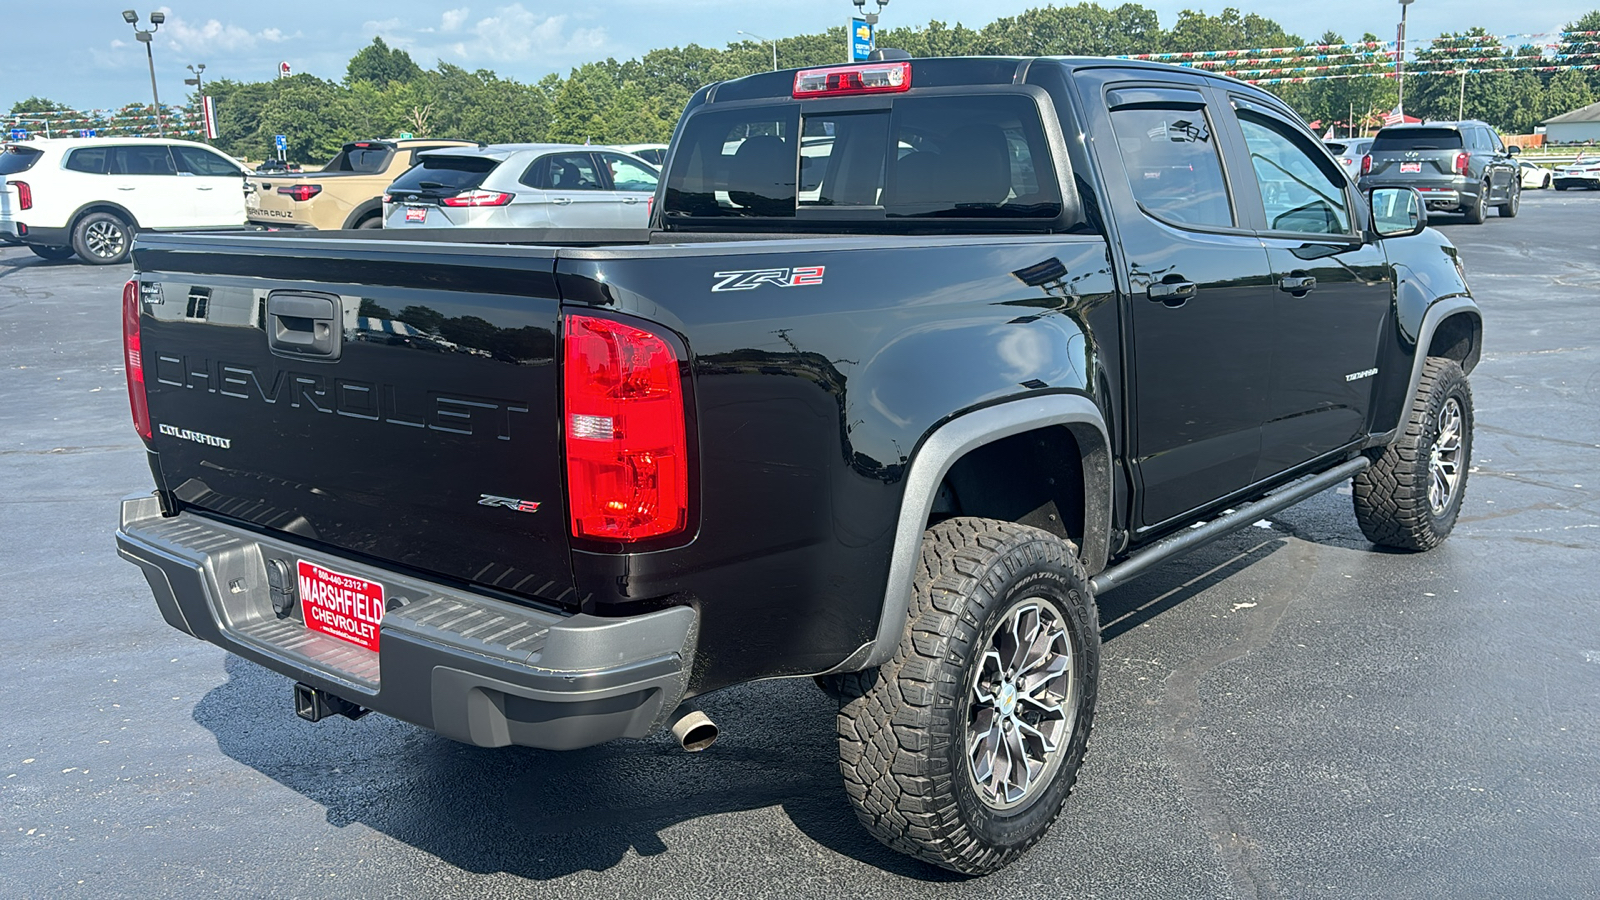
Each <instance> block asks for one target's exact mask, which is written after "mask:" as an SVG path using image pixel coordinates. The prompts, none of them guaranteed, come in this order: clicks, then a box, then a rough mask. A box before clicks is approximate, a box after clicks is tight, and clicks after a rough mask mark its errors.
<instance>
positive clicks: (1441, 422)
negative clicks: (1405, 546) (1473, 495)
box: [1428, 397, 1465, 516]
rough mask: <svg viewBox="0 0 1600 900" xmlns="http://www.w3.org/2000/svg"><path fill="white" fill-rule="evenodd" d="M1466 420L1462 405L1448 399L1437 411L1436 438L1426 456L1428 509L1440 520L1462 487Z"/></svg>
mask: <svg viewBox="0 0 1600 900" xmlns="http://www.w3.org/2000/svg"><path fill="white" fill-rule="evenodd" d="M1464 422H1465V418H1464V417H1463V416H1462V414H1461V404H1460V403H1459V402H1457V401H1456V398H1454V397H1451V398H1449V399H1448V400H1446V401H1445V404H1444V408H1443V409H1440V410H1439V419H1438V435H1439V436H1438V437H1436V438H1434V441H1433V449H1432V450H1430V451H1429V453H1428V505H1429V506H1431V507H1433V514H1434V515H1436V516H1442V515H1444V514H1445V510H1447V509H1449V508H1450V503H1451V501H1453V500H1455V497H1456V488H1457V486H1459V485H1460V483H1461V439H1462V428H1463V425H1464Z"/></svg>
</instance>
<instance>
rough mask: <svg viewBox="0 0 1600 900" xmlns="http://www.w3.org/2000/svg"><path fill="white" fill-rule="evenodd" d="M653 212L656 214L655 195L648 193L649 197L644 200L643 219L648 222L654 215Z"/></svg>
mask: <svg viewBox="0 0 1600 900" xmlns="http://www.w3.org/2000/svg"><path fill="white" fill-rule="evenodd" d="M655 214H656V197H655V195H654V194H651V195H650V199H648V200H646V201H644V218H645V221H647V222H648V221H649V220H650V219H651V218H652V217H653V216H655Z"/></svg>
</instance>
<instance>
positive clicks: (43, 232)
mask: <svg viewBox="0 0 1600 900" xmlns="http://www.w3.org/2000/svg"><path fill="white" fill-rule="evenodd" d="M0 237H5V238H9V239H11V240H13V241H17V242H19V243H23V244H38V245H40V246H44V247H70V246H72V230H71V229H70V228H36V227H34V226H32V225H28V224H26V223H22V222H13V221H9V220H0Z"/></svg>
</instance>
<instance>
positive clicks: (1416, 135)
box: [1372, 128, 1461, 153]
mask: <svg viewBox="0 0 1600 900" xmlns="http://www.w3.org/2000/svg"><path fill="white" fill-rule="evenodd" d="M1460 149H1461V132H1459V131H1456V130H1455V129H1454V128H1404V129H1396V130H1394V131H1380V132H1378V136H1377V137H1376V138H1374V139H1373V141H1372V152H1374V153H1377V152H1379V151H1383V150H1460Z"/></svg>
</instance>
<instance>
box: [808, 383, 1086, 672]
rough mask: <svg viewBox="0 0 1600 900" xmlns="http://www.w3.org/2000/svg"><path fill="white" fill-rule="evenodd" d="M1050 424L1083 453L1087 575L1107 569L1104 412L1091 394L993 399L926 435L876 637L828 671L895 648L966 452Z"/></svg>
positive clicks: (867, 664) (903, 506)
mask: <svg viewBox="0 0 1600 900" xmlns="http://www.w3.org/2000/svg"><path fill="white" fill-rule="evenodd" d="M1051 426H1065V427H1066V428H1067V429H1068V430H1070V431H1071V432H1072V433H1073V437H1074V438H1076V439H1077V442H1078V446H1079V448H1080V450H1081V451H1082V454H1083V492H1084V511H1083V518H1084V536H1083V546H1082V547H1079V548H1078V551H1079V554H1080V556H1081V557H1082V559H1083V561H1084V565H1085V566H1086V567H1087V568H1088V569H1089V574H1091V575H1093V574H1094V573H1095V572H1098V571H1100V570H1101V569H1103V568H1105V564H1106V558H1107V555H1108V553H1109V548H1110V538H1111V490H1112V489H1111V442H1110V438H1109V436H1108V433H1107V429H1106V423H1105V417H1104V416H1102V415H1101V413H1100V409H1099V408H1098V407H1096V406H1095V404H1094V402H1093V401H1091V400H1090V399H1089V398H1088V397H1084V396H1082V395H1078V394H1046V395H1043V396H1035V397H1026V398H1023V399H1020V400H1013V401H1010V402H1006V403H1001V404H998V405H996V406H989V407H985V408H983V409H979V410H976V411H974V412H970V413H967V414H966V415H962V416H958V417H956V418H954V419H951V420H949V421H948V422H945V423H944V424H943V425H940V426H939V427H938V428H936V429H935V430H934V431H933V432H932V433H931V434H929V435H928V438H927V440H925V441H923V443H922V446H921V447H919V448H918V449H917V452H916V456H915V457H914V458H913V459H912V460H911V466H910V469H909V470H908V472H907V474H906V481H905V485H906V487H905V495H904V497H903V498H902V499H901V501H900V517H899V520H898V522H897V524H896V527H895V536H894V554H893V557H892V559H891V561H890V564H889V580H888V584H887V586H886V587H885V590H884V595H883V609H882V612H881V613H880V614H879V616H878V630H877V633H876V635H875V636H874V637H873V639H872V640H871V641H869V642H867V643H865V644H863V645H861V647H860V648H859V649H857V650H856V651H855V652H854V653H852V654H850V656H849V657H848V658H846V659H845V660H844V661H843V662H841V663H839V664H838V665H837V666H834V667H833V668H832V669H830V670H828V671H829V672H830V673H832V672H857V671H860V670H862V669H869V668H871V667H873V666H878V665H882V664H883V663H885V662H888V661H889V658H890V657H891V656H893V655H894V651H895V648H896V647H898V646H899V645H900V636H901V634H902V632H904V631H905V625H906V616H907V615H908V614H909V611H910V609H911V590H912V581H913V579H914V578H915V574H916V569H917V561H918V560H919V559H920V558H921V556H922V534H923V530H924V528H923V526H924V525H925V524H926V523H927V521H928V515H929V513H930V512H932V510H933V503H934V499H935V497H936V495H937V494H938V492H939V485H940V484H941V483H942V482H943V481H944V477H945V475H946V474H948V473H949V471H950V468H951V466H954V465H955V464H956V462H957V461H958V460H960V459H961V457H963V456H965V455H966V454H967V453H969V452H971V451H972V450H974V449H976V448H978V447H981V446H983V445H985V444H989V443H993V442H994V441H998V440H1001V439H1003V438H1008V437H1011V436H1012V435H1016V434H1022V433H1023V432H1027V431H1035V430H1037V429H1040V428H1047V427H1051Z"/></svg>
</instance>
